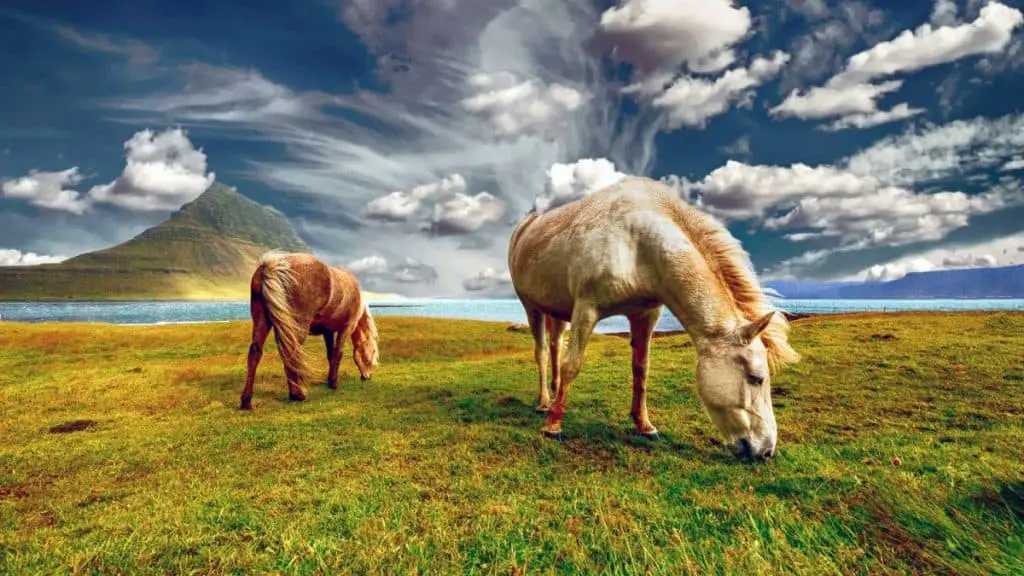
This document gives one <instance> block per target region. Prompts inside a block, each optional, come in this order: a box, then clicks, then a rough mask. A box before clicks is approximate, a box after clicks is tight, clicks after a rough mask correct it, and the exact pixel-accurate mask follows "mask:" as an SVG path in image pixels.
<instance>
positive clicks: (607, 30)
mask: <svg viewBox="0 0 1024 576" xmlns="http://www.w3.org/2000/svg"><path fill="white" fill-rule="evenodd" d="M750 24H751V19H750V10H749V9H748V8H746V7H742V8H737V7H735V6H734V2H732V0H706V1H702V2H692V1H690V0H626V1H624V2H622V3H621V4H620V5H619V6H616V7H613V8H609V9H608V10H606V11H605V12H604V13H603V14H601V22H600V25H599V33H600V35H601V36H602V37H603V38H604V40H605V41H606V42H608V43H609V44H610V45H612V46H613V53H614V55H615V56H616V57H617V58H619V59H621V60H626V61H629V62H631V63H633V65H634V66H635V67H636V69H637V70H639V71H641V72H652V71H656V70H674V69H675V68H677V67H679V66H680V65H682V64H690V65H691V66H692V65H694V64H695V63H698V62H699V63H701V64H705V65H706V63H707V62H708V61H712V60H714V59H715V58H716V57H717V56H718V53H720V52H722V51H724V50H726V49H728V48H729V47H730V46H732V45H734V44H736V43H738V42H739V41H741V40H742V39H743V38H744V37H745V36H746V35H747V32H748V31H749V30H750ZM698 66H699V64H698ZM723 67H724V66H723Z"/></svg>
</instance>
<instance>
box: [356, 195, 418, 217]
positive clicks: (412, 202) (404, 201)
mask: <svg viewBox="0 0 1024 576" xmlns="http://www.w3.org/2000/svg"><path fill="white" fill-rule="evenodd" d="M421 206H422V203H421V202H420V200H419V199H418V198H414V197H413V196H412V195H410V194H406V193H405V192H400V191H395V192H391V193H390V194H387V195H385V196H381V197H380V198H374V199H373V200H370V201H369V202H368V203H367V204H366V210H365V211H364V212H363V213H364V214H365V215H366V217H367V218H370V219H373V220H383V221H387V222H405V221H407V220H408V219H409V218H411V217H412V216H413V215H414V214H416V213H417V212H419V210H420V207H421Z"/></svg>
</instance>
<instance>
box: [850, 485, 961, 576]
mask: <svg viewBox="0 0 1024 576" xmlns="http://www.w3.org/2000/svg"><path fill="white" fill-rule="evenodd" d="M858 500H860V498H858V499H856V500H855V502H857V504H861V502H859V501H858ZM861 505H863V506H864V508H865V510H866V511H867V513H868V515H869V516H870V517H871V522H868V523H867V525H865V526H864V530H863V531H862V532H861V533H860V536H859V537H858V540H860V543H861V545H862V546H865V547H867V546H877V545H879V544H881V545H882V546H885V547H887V548H889V549H890V550H891V551H892V553H893V554H894V555H895V556H896V557H897V558H899V559H901V560H903V561H904V562H906V563H907V565H909V566H914V567H915V568H917V569H918V570H919V573H923V574H942V575H944V576H945V575H949V576H954V575H956V572H954V571H953V570H951V569H950V568H949V567H948V566H944V565H943V564H941V563H940V562H939V561H938V560H937V559H936V558H935V556H934V555H933V554H932V552H931V551H930V546H929V545H928V543H927V542H926V541H924V540H922V539H920V538H918V537H916V536H914V535H913V534H911V533H910V531H909V530H907V528H906V527H905V526H903V525H902V524H900V522H899V520H897V519H896V518H895V516H894V514H893V512H892V510H891V509H890V508H889V505H888V504H887V502H886V501H885V500H884V499H883V498H880V497H878V496H874V495H873V496H868V497H864V498H863V503H862V504H861Z"/></svg>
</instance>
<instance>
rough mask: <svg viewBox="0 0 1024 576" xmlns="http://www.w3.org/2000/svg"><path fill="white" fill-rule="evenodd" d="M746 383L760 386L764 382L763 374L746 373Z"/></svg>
mask: <svg viewBox="0 0 1024 576" xmlns="http://www.w3.org/2000/svg"><path fill="white" fill-rule="evenodd" d="M747 384H750V385H751V386H760V385H761V384H764V376H761V375H760V374H747Z"/></svg>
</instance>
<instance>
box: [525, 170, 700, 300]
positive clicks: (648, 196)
mask: <svg viewBox="0 0 1024 576" xmlns="http://www.w3.org/2000/svg"><path fill="white" fill-rule="evenodd" d="M678 202H679V200H678V198H677V197H676V195H675V193H674V191H672V189H671V188H668V187H667V186H664V185H662V184H660V183H658V182H655V181H653V180H650V179H648V178H640V177H630V178H625V179H623V180H622V181H620V182H618V183H616V184H614V185H612V186H609V187H607V188H604V189H602V190H599V191H596V192H594V193H593V194H591V195H589V196H587V197H585V198H582V199H580V200H578V201H576V202H573V203H570V204H566V205H563V206H560V207H558V208H556V209H554V210H551V211H549V212H545V213H543V214H539V215H537V216H535V217H533V218H532V219H530V220H527V221H524V223H523V225H521V227H520V228H519V229H517V230H516V232H515V233H514V235H513V238H512V241H511V242H510V247H509V264H510V269H514V271H513V273H512V276H513V281H514V284H515V286H516V290H517V291H518V292H519V293H520V295H521V296H524V297H526V298H527V299H529V300H533V301H535V302H536V303H537V304H538V305H540V306H541V307H544V308H550V309H552V310H558V311H559V312H562V313H563V314H565V315H568V314H569V313H570V312H571V309H572V303H573V302H574V301H575V300H577V299H580V298H585V299H588V300H591V301H594V302H596V303H598V305H599V306H601V308H602V309H603V310H606V311H607V313H608V314H609V315H611V314H621V313H622V312H620V311H618V310H617V306H616V304H618V303H622V304H624V305H625V307H626V308H633V307H635V305H637V304H638V303H641V302H644V301H646V300H649V299H651V298H656V297H657V296H658V291H659V290H660V288H661V286H662V284H663V282H662V280H663V279H662V278H661V272H662V271H663V270H665V269H666V261H671V260H674V259H678V258H679V257H680V255H681V254H685V253H692V252H693V245H692V244H691V243H690V240H689V238H688V237H687V235H686V233H685V232H684V231H683V230H682V229H680V227H679V225H678V224H677V223H676V221H675V219H674V217H673V214H674V210H678V208H677V207H675V206H673V205H674V204H676V203H678ZM527 261H528V264H529V266H526V264H527Z"/></svg>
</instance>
